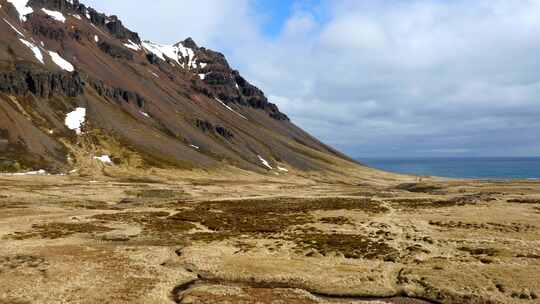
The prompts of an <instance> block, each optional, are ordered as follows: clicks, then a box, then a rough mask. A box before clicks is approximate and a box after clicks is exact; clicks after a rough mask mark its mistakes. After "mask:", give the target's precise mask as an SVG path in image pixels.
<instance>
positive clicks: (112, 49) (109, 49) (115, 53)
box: [98, 41, 133, 60]
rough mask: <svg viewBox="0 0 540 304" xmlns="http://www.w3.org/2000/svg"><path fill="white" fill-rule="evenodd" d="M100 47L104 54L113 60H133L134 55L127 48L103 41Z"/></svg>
mask: <svg viewBox="0 0 540 304" xmlns="http://www.w3.org/2000/svg"><path fill="white" fill-rule="evenodd" d="M98 47H99V49H100V50H102V51H103V52H105V53H107V54H108V55H109V56H111V57H113V58H120V59H126V60H133V54H132V53H131V52H130V51H129V50H128V49H126V48H125V47H122V46H118V45H116V44H112V43H109V42H107V41H101V42H100V43H99V44H98Z"/></svg>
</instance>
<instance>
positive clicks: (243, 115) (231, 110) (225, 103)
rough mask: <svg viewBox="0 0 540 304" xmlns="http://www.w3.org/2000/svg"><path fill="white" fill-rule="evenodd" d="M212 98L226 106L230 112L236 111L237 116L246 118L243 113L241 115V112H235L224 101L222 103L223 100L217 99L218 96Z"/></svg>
mask: <svg viewBox="0 0 540 304" xmlns="http://www.w3.org/2000/svg"><path fill="white" fill-rule="evenodd" d="M214 99H215V100H216V101H217V102H219V103H220V104H221V105H222V106H224V107H225V108H227V110H229V111H231V112H234V113H236V114H237V115H238V116H240V117H242V118H243V119H245V120H247V118H246V117H245V116H244V115H242V114H240V113H238V112H236V111H235V110H234V109H233V108H231V107H229V106H228V105H227V104H226V103H224V102H223V101H221V99H219V98H217V97H216V98H214Z"/></svg>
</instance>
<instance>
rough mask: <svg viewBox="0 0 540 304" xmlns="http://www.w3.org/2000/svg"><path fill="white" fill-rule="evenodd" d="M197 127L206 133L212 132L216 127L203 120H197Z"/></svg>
mask: <svg viewBox="0 0 540 304" xmlns="http://www.w3.org/2000/svg"><path fill="white" fill-rule="evenodd" d="M195 126H197V128H199V129H200V130H201V131H203V132H205V133H207V132H210V131H212V130H213V129H214V126H213V125H212V124H211V123H210V122H208V121H206V120H201V119H197V121H196V122H195Z"/></svg>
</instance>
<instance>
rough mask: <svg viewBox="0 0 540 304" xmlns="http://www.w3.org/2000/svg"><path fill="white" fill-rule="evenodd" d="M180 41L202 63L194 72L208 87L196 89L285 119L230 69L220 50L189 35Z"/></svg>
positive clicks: (262, 96) (272, 105) (228, 101)
mask: <svg viewBox="0 0 540 304" xmlns="http://www.w3.org/2000/svg"><path fill="white" fill-rule="evenodd" d="M181 44H182V45H183V46H185V47H188V48H191V49H193V50H194V52H195V56H196V57H197V58H198V60H199V61H200V62H201V63H203V65H204V66H203V67H202V68H199V69H198V71H197V73H200V74H204V75H205V76H204V79H203V80H202V82H203V83H204V84H205V85H206V86H207V87H208V89H207V88H198V90H199V91H201V92H204V93H205V94H207V95H212V96H215V97H218V98H219V99H220V100H222V101H223V102H225V103H226V104H228V103H235V104H238V105H241V106H249V107H252V108H255V109H261V110H264V111H266V112H267V113H268V115H269V116H270V117H272V118H274V119H277V120H289V118H288V117H287V115H285V114H283V113H281V112H280V111H279V109H278V107H277V106H276V105H275V104H273V103H270V102H269V101H268V99H267V98H266V96H265V95H264V93H263V92H262V91H261V90H260V89H259V88H257V87H255V86H254V85H252V84H250V83H249V82H248V81H247V80H246V79H244V78H243V77H242V76H241V75H240V73H239V72H238V71H237V70H233V69H232V68H231V67H230V66H229V63H228V62H227V60H226V58H225V56H224V55H223V54H221V53H219V52H215V51H212V50H208V49H206V48H200V47H198V46H197V44H196V43H195V41H193V39H192V38H188V39H186V40H184V41H182V42H181Z"/></svg>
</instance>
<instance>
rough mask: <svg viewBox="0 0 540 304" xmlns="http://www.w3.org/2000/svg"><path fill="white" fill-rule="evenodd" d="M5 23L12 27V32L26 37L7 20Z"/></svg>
mask: <svg viewBox="0 0 540 304" xmlns="http://www.w3.org/2000/svg"><path fill="white" fill-rule="evenodd" d="M4 21H5V22H6V23H7V24H8V25H9V26H10V27H11V29H12V30H14V31H15V32H17V34H19V35H21V36H23V37H24V34H23V33H21V32H20V31H19V30H18V29H17V28H16V27H15V26H13V24H11V23H9V21H7V20H6V19H4Z"/></svg>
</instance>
